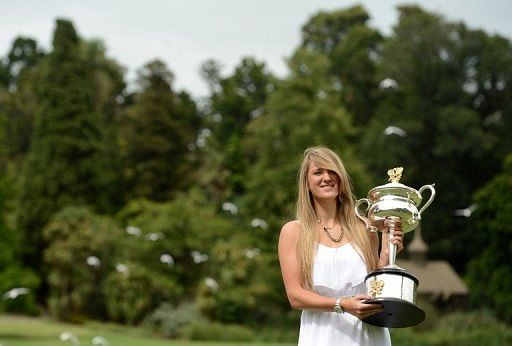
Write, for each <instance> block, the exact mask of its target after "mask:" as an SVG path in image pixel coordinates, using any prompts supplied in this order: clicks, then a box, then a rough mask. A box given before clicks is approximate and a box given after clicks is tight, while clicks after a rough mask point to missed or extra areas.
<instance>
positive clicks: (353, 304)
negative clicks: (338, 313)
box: [340, 294, 384, 320]
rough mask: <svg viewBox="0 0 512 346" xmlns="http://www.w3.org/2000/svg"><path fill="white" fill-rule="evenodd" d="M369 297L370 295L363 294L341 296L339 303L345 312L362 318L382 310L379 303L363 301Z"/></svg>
mask: <svg viewBox="0 0 512 346" xmlns="http://www.w3.org/2000/svg"><path fill="white" fill-rule="evenodd" d="M371 298H372V297H371V296H368V295H365V294H358V295H356V296H352V297H346V298H343V299H342V300H341V302H340V305H341V307H342V308H343V310H344V311H345V312H347V313H349V314H351V315H354V316H355V317H357V318H358V319H360V320H362V319H363V318H366V317H368V316H371V315H373V314H376V313H378V312H381V311H384V308H383V307H382V305H380V304H367V303H364V301H365V300H367V299H371Z"/></svg>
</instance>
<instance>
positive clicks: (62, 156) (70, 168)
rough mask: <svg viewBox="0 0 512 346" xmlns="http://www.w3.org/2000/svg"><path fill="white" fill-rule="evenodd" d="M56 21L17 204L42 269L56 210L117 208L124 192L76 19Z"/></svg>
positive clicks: (29, 249)
mask: <svg viewBox="0 0 512 346" xmlns="http://www.w3.org/2000/svg"><path fill="white" fill-rule="evenodd" d="M56 24H57V25H56V29H55V32H54V37H53V51H52V52H51V53H50V54H49V55H48V57H47V58H46V59H45V61H44V62H43V64H44V65H43V66H42V70H41V78H40V82H39V85H38V87H37V101H38V114H37V117H36V123H35V129H34V134H33V140H32V143H31V147H30V151H29V154H28V158H27V160H26V162H25V165H24V170H23V175H22V178H21V185H20V186H21V188H20V195H19V206H18V208H17V209H18V216H17V227H18V228H19V229H20V230H21V231H22V232H23V234H24V242H25V244H26V246H24V258H25V261H26V263H27V264H28V265H29V266H30V267H32V268H35V269H36V270H37V271H39V272H40V270H41V261H40V258H41V256H42V253H43V250H44V249H45V248H46V245H47V244H46V242H45V241H44V240H43V238H42V236H41V234H42V229H43V227H44V225H45V224H46V223H47V221H48V220H49V219H50V217H51V215H52V214H53V213H55V212H56V211H58V210H60V209H61V208H63V207H64V206H66V205H70V204H76V205H89V206H91V208H93V210H95V211H100V212H107V211H110V212H111V211H113V210H114V209H115V207H116V203H115V201H116V198H117V196H119V192H118V191H115V187H116V185H115V184H114V182H115V181H116V179H117V177H116V172H114V171H113V170H112V169H111V168H112V167H111V164H110V158H109V157H108V155H107V153H108V151H107V150H106V147H105V137H104V136H105V124H104V119H103V118H102V117H101V116H100V115H99V114H98V112H97V111H96V107H95V103H94V92H95V86H96V85H95V83H94V78H93V76H92V70H91V69H90V68H89V65H88V64H87V62H86V61H84V59H83V57H82V56H81V54H80V51H79V49H80V38H79V37H78V35H77V33H76V31H75V29H74V27H73V24H72V23H71V22H69V21H67V20H63V19H59V20H57V22H56Z"/></svg>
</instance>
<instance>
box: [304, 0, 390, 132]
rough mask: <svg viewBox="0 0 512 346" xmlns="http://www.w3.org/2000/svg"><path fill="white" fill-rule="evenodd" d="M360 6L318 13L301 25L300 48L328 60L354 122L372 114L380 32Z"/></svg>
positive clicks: (364, 121)
mask: <svg viewBox="0 0 512 346" xmlns="http://www.w3.org/2000/svg"><path fill="white" fill-rule="evenodd" d="M369 19H370V16H369V15H368V12H367V11H366V10H365V9H364V8H363V7H362V6H353V7H349V8H346V9H341V10H337V11H332V12H323V11H322V12H319V13H317V14H316V15H314V16H312V17H311V18H310V19H309V21H308V22H307V23H306V24H305V25H304V26H303V27H302V47H305V48H307V49H310V50H313V51H315V52H319V53H323V54H325V55H326V56H327V57H329V60H330V61H331V68H330V74H331V75H332V76H333V77H334V78H335V83H336V89H337V90H338V91H339V93H340V95H341V100H342V102H343V104H344V106H345V107H346V109H347V110H348V111H349V112H350V113H351V114H352V115H353V117H354V124H355V125H358V126H360V125H365V124H366V123H367V122H368V121H369V120H370V119H371V117H372V116H373V112H374V106H375V102H376V97H377V85H378V81H377V80H376V64H377V62H378V60H379V57H380V47H381V44H382V41H383V37H382V35H381V34H380V33H379V32H378V31H377V30H375V29H372V28H370V27H369V26H368V21H369Z"/></svg>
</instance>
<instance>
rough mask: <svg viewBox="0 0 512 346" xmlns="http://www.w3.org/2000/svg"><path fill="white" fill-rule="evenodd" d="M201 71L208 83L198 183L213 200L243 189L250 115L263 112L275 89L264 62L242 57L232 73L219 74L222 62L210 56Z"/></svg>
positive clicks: (200, 139) (227, 198)
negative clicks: (246, 139)
mask: <svg viewBox="0 0 512 346" xmlns="http://www.w3.org/2000/svg"><path fill="white" fill-rule="evenodd" d="M202 75H203V77H204V79H205V80H206V81H207V83H208V85H209V87H210V93H211V95H210V97H209V101H208V105H207V107H206V112H205V113H206V114H205V121H204V126H205V129H204V130H203V131H202V133H200V137H199V141H198V143H197V144H198V146H199V150H201V151H202V153H203V155H202V158H203V159H204V163H203V167H204V168H205V170H204V171H203V172H202V174H201V180H200V181H201V183H202V185H203V186H205V188H206V189H207V190H208V191H209V193H210V195H211V197H212V198H213V200H215V201H217V202H220V201H222V200H231V199H233V198H236V197H238V196H241V195H242V194H243V193H244V192H245V189H246V186H245V179H244V177H245V174H246V172H247V169H248V167H249V165H250V162H249V161H247V159H246V157H245V155H244V148H243V147H244V143H243V137H244V136H245V134H246V127H247V125H248V124H249V123H250V122H251V120H252V119H255V118H258V117H260V116H262V115H264V114H265V104H266V101H267V98H268V96H269V94H270V93H271V91H272V90H273V89H274V84H275V81H274V77H273V76H272V75H271V73H270V72H269V71H268V69H267V67H266V66H265V64H264V63H262V62H258V61H257V60H255V59H254V58H250V57H246V58H243V59H242V60H241V61H240V63H239V64H238V65H237V66H236V67H235V71H234V72H233V74H232V75H229V76H227V77H224V76H222V75H221V66H220V64H218V63H217V62H215V61H213V60H210V61H207V62H206V63H205V64H203V67H202Z"/></svg>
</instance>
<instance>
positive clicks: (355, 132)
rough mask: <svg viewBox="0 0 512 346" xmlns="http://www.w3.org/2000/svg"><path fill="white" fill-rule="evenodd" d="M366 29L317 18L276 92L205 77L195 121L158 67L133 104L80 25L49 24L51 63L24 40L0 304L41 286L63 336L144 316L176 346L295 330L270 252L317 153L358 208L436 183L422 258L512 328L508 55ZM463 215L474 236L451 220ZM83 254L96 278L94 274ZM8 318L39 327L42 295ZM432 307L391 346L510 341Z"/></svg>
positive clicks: (11, 57)
mask: <svg viewBox="0 0 512 346" xmlns="http://www.w3.org/2000/svg"><path fill="white" fill-rule="evenodd" d="M369 20H370V17H369V15H368V12H367V11H366V10H365V9H364V8H363V7H362V6H353V7H349V8H345V9H340V10H334V11H323V12H319V13H317V14H315V15H313V16H312V17H311V18H309V19H308V20H307V21H306V23H305V24H304V26H303V27H302V42H301V44H300V45H299V46H298V47H297V49H296V50H294V51H293V52H291V54H290V56H289V58H288V61H287V62H288V75H287V76H286V77H284V78H276V77H275V76H273V75H272V74H271V73H270V71H268V69H267V66H266V65H265V63H264V62H261V61H258V60H256V59H254V58H252V57H244V58H243V59H242V60H241V61H240V63H239V64H238V65H237V66H236V68H235V69H234V71H232V72H231V73H229V74H223V73H222V68H221V66H220V65H219V64H218V63H217V62H215V61H213V60H211V61H207V62H206V63H205V64H204V65H203V67H202V74H203V76H204V77H205V80H206V82H207V83H208V85H209V87H210V95H209V96H208V97H207V98H205V99H202V100H198V101H197V104H196V100H194V99H193V98H192V97H191V96H190V95H189V94H188V93H187V92H186V91H177V90H175V88H174V73H173V72H171V71H170V70H169V69H168V68H167V66H166V65H165V63H163V62H162V61H160V60H158V59H157V60H153V61H150V62H148V63H147V64H145V65H144V66H143V67H142V68H141V69H140V70H139V71H138V80H137V83H136V85H135V89H130V91H128V90H127V89H126V84H125V82H124V75H125V72H126V71H125V70H124V69H123V68H122V67H121V66H120V65H119V64H118V63H117V62H116V61H115V60H114V59H111V58H109V57H108V56H107V54H106V52H107V47H106V46H105V45H104V44H103V43H102V42H101V41H99V40H91V41H85V40H83V39H81V38H80V37H79V36H78V34H77V33H76V31H75V30H74V28H73V25H72V23H71V22H69V21H66V20H58V21H57V26H56V30H55V32H54V40H53V48H52V49H51V50H50V51H49V52H47V53H46V52H43V51H42V50H41V49H40V47H39V46H38V44H37V42H35V41H34V40H33V39H30V38H26V37H19V38H17V39H16V40H15V41H14V42H13V45H12V47H11V50H10V52H9V53H8V54H7V55H6V56H5V57H0V121H1V123H0V143H1V145H0V147H1V153H0V170H1V172H0V175H1V176H2V179H4V176H5V182H7V183H4V186H7V185H9V193H8V195H5V196H4V194H3V193H4V186H0V199H2V200H1V201H0V207H2V208H3V209H2V211H3V212H2V216H1V217H0V240H1V242H0V282H1V284H0V289H2V290H3V291H6V290H7V289H9V288H11V287H14V286H21V285H23V286H26V287H28V288H30V289H31V290H32V291H33V290H34V289H36V288H37V287H38V285H39V282H41V286H40V288H39V291H38V294H39V297H38V298H39V301H40V302H44V303H45V304H49V307H50V310H51V311H52V312H53V313H54V314H56V315H58V316H60V317H61V318H64V319H73V320H82V319H84V318H89V317H93V318H100V319H108V320H116V321H122V322H123V323H138V322H140V321H142V320H144V319H145V318H146V316H147V315H148V314H150V315H149V316H151V317H147V319H148V320H149V319H150V318H154V320H153V321H154V323H156V324H158V323H161V327H162V328H163V325H164V323H165V324H166V327H165V331H164V329H161V331H162V332H163V333H167V334H169V335H171V334H172V335H181V336H184V335H185V334H187V333H188V335H189V336H191V337H192V336H193V337H194V338H211V337H212V335H217V336H218V337H225V338H228V339H237V338H240V339H244V340H245V339H246V338H249V337H255V338H258V339H264V336H263V335H264V334H265V333H264V332H261V333H260V329H261V328H260V327H261V326H262V325H270V326H272V327H273V330H274V333H275V331H276V330H277V331H280V330H292V331H295V329H294V328H296V326H297V323H298V322H297V320H298V312H297V311H292V310H291V309H290V308H289V304H288V302H287V300H286V296H285V292H284V288H283V284H282V279H281V275H280V271H279V263H278V260H277V254H276V248H275V246H276V243H277V237H278V234H279V228H280V227H281V225H282V224H283V222H284V220H287V219H291V218H293V217H294V202H295V198H296V196H295V195H296V191H295V188H296V179H297V170H298V166H299V163H300V160H301V154H302V153H303V151H304V150H305V149H306V148H307V147H309V146H312V145H325V146H328V147H330V148H332V149H334V150H335V151H336V152H337V153H339V154H340V156H341V158H342V160H343V162H344V163H345V165H346V168H347V170H348V172H349V173H350V175H351V177H352V179H353V185H354V191H355V196H357V197H363V196H365V195H366V194H367V191H368V190H369V189H370V188H371V187H373V186H375V185H381V184H383V183H385V179H386V178H385V172H386V171H387V169H389V168H390V167H393V166H404V167H405V173H404V178H403V183H404V184H407V185H409V186H412V187H414V188H418V187H420V186H421V185H424V184H430V183H435V184H436V189H437V190H438V194H437V196H436V200H435V202H434V204H433V205H432V206H431V207H429V209H428V210H427V214H426V215H425V217H424V219H423V229H424V230H425V232H424V235H425V238H426V241H427V242H428V243H429V249H430V253H429V256H430V257H431V258H433V259H437V258H443V259H446V260H448V261H449V262H450V263H451V264H453V265H454V266H455V269H456V270H457V271H458V272H459V273H464V272H465V270H466V269H467V279H468V283H469V284H470V286H471V290H472V291H471V292H472V296H473V302H474V304H475V306H477V307H481V306H486V307H488V308H490V309H493V310H494V311H496V312H497V313H498V316H499V317H500V318H501V319H502V320H505V321H511V316H512V315H511V311H512V310H511V309H510V308H508V306H510V305H511V304H510V303H512V301H511V300H510V299H511V298H510V295H509V294H507V293H506V292H509V291H511V285H512V284H511V280H510V279H509V278H510V277H511V275H510V274H511V272H512V268H511V267H510V265H509V264H508V263H509V262H510V261H509V259H508V255H509V253H510V250H511V249H510V246H509V245H510V241H509V239H510V237H509V235H510V234H509V233H510V224H511V221H512V220H511V219H510V215H512V213H511V210H510V207H509V205H510V203H509V202H508V200H509V199H510V198H509V195H510V191H511V190H512V188H511V186H510V185H511V184H510V171H511V170H512V168H511V166H512V165H511V164H510V161H511V160H512V159H510V158H509V159H505V157H506V155H510V152H512V136H510V133H509V132H510V128H511V127H512V106H511V105H512V102H510V101H511V96H512V92H511V90H512V88H511V86H512V55H511V54H510V52H511V47H512V44H511V41H510V40H509V39H508V38H505V37H502V36H500V35H494V34H493V35H491V34H488V33H486V32H484V31H482V30H473V29H471V28H468V27H467V26H466V25H465V24H464V23H459V22H453V21H449V20H446V19H445V18H444V17H442V16H441V15H439V14H436V13H431V12H428V11H425V10H423V9H421V8H420V7H418V6H415V5H402V6H399V7H398V21H397V23H396V24H395V26H394V27H393V31H392V32H391V33H390V34H389V35H388V36H384V35H382V34H381V33H380V32H379V31H378V30H376V29H374V28H371V27H370V26H369V25H368V23H369ZM389 126H397V127H400V128H401V129H402V130H404V131H405V134H404V133H402V134H401V135H396V134H389V132H388V130H389V129H390V128H389ZM503 162H505V166H504V170H503V172H501V173H498V172H499V170H500V165H501V164H502V163H503ZM22 167H23V168H22ZM476 191H479V192H478V193H477V194H476V195H475V192H476ZM423 197H424V198H426V197H427V196H423ZM13 199H16V200H18V202H19V203H18V204H17V207H16V210H15V212H16V214H17V217H16V225H13V222H12V219H13V218H12V215H11V214H12V213H13V212H14V211H13V210H12V209H11V203H12V202H11V200H13ZM2 203H3V204H2ZM471 204H476V205H477V210H476V212H475V213H473V214H472V215H471V218H467V217H464V218H463V217H459V216H456V215H455V210H457V209H460V208H465V207H467V206H469V205H471ZM72 206H75V207H72ZM76 206H81V207H76ZM119 210H120V211H119ZM56 213H57V214H56ZM461 213H462V214H463V213H465V212H461V211H460V210H458V211H457V214H458V215H459V214H461ZM100 214H101V215H102V216H100ZM465 215H467V214H465ZM113 218H114V219H115V220H114V219H113ZM48 221H50V223H49V224H48ZM45 226H46V227H45ZM43 229H44V237H43V235H42V232H43V231H42V230H43ZM21 245H23V246H21ZM482 249H483V250H482ZM20 252H21V253H22V255H23V260H24V263H23V264H26V265H28V266H30V267H31V268H32V269H35V270H36V273H35V274H34V273H32V272H31V270H27V268H25V267H23V264H22V263H20V259H19V257H20V256H19V253H20ZM43 254H44V268H43V267H42V266H41V258H43V257H42V255H43ZM475 254H477V255H476V256H475ZM90 255H94V256H95V257H97V258H98V259H100V261H101V266H98V267H94V266H91V265H87V262H86V261H87V258H88V257H90ZM470 260H472V261H471V264H470V265H469V266H468V262H469V261H470ZM489 268H492V270H489ZM43 269H44V270H45V271H44V270H43ZM35 275H37V276H35ZM192 301H194V302H195V303H196V304H197V308H198V310H200V312H201V313H202V314H204V315H206V317H209V318H210V319H211V320H212V321H202V320H201V321H199V320H197V321H196V322H195V323H188V321H190V319H191V318H192V317H190V316H191V315H192V314H193V313H192V312H191V311H189V312H190V316H189V317H187V316H186V314H188V313H189V312H184V315H181V312H182V310H181V309H184V310H186V309H187V308H186V306H185V305H183V306H182V305H181V303H183V302H192ZM1 303H2V307H1V308H3V309H8V310H9V309H12V310H16V311H19V310H25V311H27V310H29V311H35V310H36V309H34V296H33V295H25V296H22V297H21V296H20V297H19V298H17V299H16V300H9V301H2V302H1ZM159 307H160V308H159ZM155 309H156V310H155ZM428 309H429V316H430V320H427V321H426V322H425V323H424V324H423V325H421V326H419V327H417V328H414V329H410V330H405V331H393V334H394V335H396V341H397V342H395V343H397V344H410V343H411V340H413V341H414V343H416V344H450V343H453V340H457V341H458V342H459V343H461V344H468V343H477V342H480V343H484V344H485V343H491V344H492V343H493V342H494V343H499V342H503V343H505V342H507V341H509V339H508V338H509V335H510V334H508V333H509V332H508V331H507V329H506V327H504V326H501V325H499V326H496V329H494V332H495V333H502V334H503V336H494V337H492V336H489V333H490V331H491V330H493V329H492V328H493V327H492V326H491V327H489V326H490V325H491V324H485V325H486V326H487V327H486V329H485V330H484V328H478V327H477V326H474V327H473V328H472V329H471V330H469V331H467V333H466V332H465V331H462V330H461V329H460V328H459V327H457V330H455V329H456V328H455V326H456V325H463V324H465V323H467V324H468V325H471V326H473V322H472V321H473V320H472V318H473V317H468V316H466V315H463V317H460V316H454V317H452V318H451V319H449V318H447V319H446V321H445V323H449V324H450V325H453V326H454V327H453V328H452V329H450V328H442V326H439V325H436V324H435V321H437V320H438V318H441V317H439V316H440V315H437V312H436V311H435V308H433V307H428ZM182 317H183V319H182ZM483 318H484V319H486V320H485V321H487V322H489V323H491V322H493V321H494V320H493V319H491V318H490V317H488V316H487V315H485V316H484V317H483ZM219 321H221V322H224V323H228V324H231V323H235V324H236V325H235V326H230V327H226V326H225V325H220V324H218V322H219ZM441 321H444V320H443V319H441ZM485 321H484V322H485ZM487 322H486V323H487ZM241 323H243V324H244V327H242V328H240V326H239V324H241ZM247 326H251V328H253V329H252V330H249V329H248V328H247ZM290 326H293V327H290ZM224 327H225V328H224ZM223 328H224V329H223ZM263 329H264V328H263ZM255 330H258V333H255V332H254V331H255ZM226 331H227V332H226ZM210 332H211V333H212V334H211V335H210V336H207V335H205V334H208V333H210ZM222 332H225V333H222ZM268 333H269V334H268V335H271V334H272V331H271V332H268ZM228 335H231V336H228ZM284 335H285V337H283V339H286V340H289V339H290V337H289V333H286V332H285V333H284Z"/></svg>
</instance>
